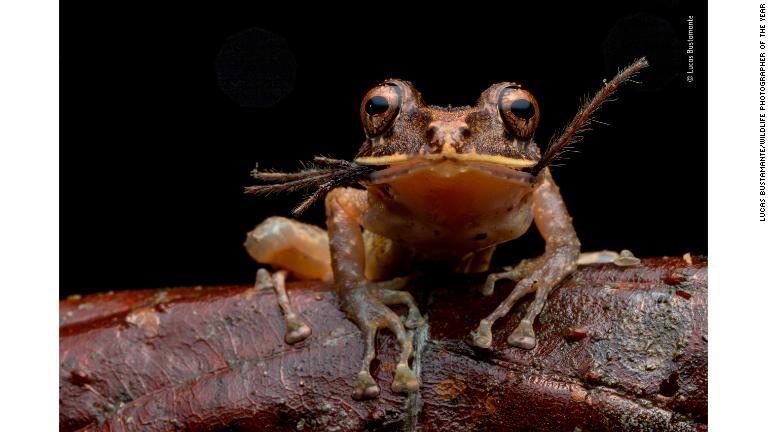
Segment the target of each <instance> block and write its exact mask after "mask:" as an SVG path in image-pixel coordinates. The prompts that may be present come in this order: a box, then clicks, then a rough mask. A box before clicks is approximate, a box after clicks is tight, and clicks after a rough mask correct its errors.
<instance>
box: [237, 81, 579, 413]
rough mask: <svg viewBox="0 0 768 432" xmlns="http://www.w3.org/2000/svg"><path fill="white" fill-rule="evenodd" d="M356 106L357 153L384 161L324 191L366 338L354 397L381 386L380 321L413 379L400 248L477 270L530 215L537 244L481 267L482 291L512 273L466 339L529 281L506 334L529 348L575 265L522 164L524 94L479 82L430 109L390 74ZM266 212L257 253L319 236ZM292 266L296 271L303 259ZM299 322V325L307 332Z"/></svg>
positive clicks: (551, 187) (486, 331) (277, 252)
mask: <svg viewBox="0 0 768 432" xmlns="http://www.w3.org/2000/svg"><path fill="white" fill-rule="evenodd" d="M360 114H361V118H362V123H363V126H364V128H365V130H366V135H367V137H368V138H367V139H366V142H365V143H364V144H363V146H362V148H361V149H360V152H359V153H358V155H357V158H356V159H355V161H356V162H357V163H358V164H364V165H374V166H381V167H383V168H382V169H381V170H378V171H377V172H376V173H374V174H373V175H372V176H371V178H370V179H369V180H368V181H367V182H366V184H365V186H366V187H367V190H361V189H352V188H338V189H335V190H333V191H331V192H330V193H329V194H328V196H327V197H326V201H325V208H326V217H327V228H328V231H327V235H328V238H327V244H328V247H329V249H330V262H329V263H328V264H329V267H330V268H331V269H332V274H333V279H334V282H335V285H336V288H337V291H338V293H339V297H340V298H341V301H342V308H343V309H344V311H345V312H346V314H347V316H348V317H349V318H350V319H351V320H352V321H354V322H355V323H356V324H357V326H358V327H359V328H360V330H361V332H362V333H363V337H364V340H365V354H364V359H363V364H362V367H361V370H360V372H359V373H358V377H357V381H356V382H355V386H354V390H353V393H352V396H353V398H355V399H370V398H374V397H377V396H378V395H379V394H380V388H379V386H378V385H377V384H376V382H375V381H374V380H373V378H372V376H371V374H370V372H369V369H370V363H371V361H372V360H373V358H374V357H375V355H376V353H375V338H376V333H377V331H378V329H380V328H388V329H389V330H391V331H392V332H393V333H394V334H395V336H396V337H397V340H398V344H399V345H400V349H401V353H400V358H399V360H398V364H397V367H396V371H395V377H394V380H393V382H392V386H391V387H392V390H393V391H394V392H399V393H406V392H413V391H416V390H418V388H419V382H418V379H417V377H416V375H415V374H414V373H413V372H412V371H411V369H410V367H409V364H408V362H409V357H410V356H411V353H412V351H413V346H412V342H411V340H410V338H409V336H408V333H407V332H406V328H413V327H416V326H418V325H419V324H420V323H421V322H422V318H421V315H420V313H419V311H418V308H417V307H416V304H415V302H414V299H413V297H412V296H411V295H410V294H409V293H407V292H404V291H399V289H400V288H402V287H403V286H404V284H405V282H406V279H404V278H402V277H400V278H394V279H388V278H391V277H393V276H403V272H402V271H403V268H402V266H401V268H398V265H399V264H403V262H405V261H408V260H406V259H404V258H405V257H408V258H413V259H416V260H437V261H443V262H450V263H452V264H454V265H455V268H456V271H459V272H464V273H467V272H480V271H486V270H487V269H488V264H489V261H490V258H491V255H492V253H493V250H494V247H495V246H496V245H497V244H500V243H504V242H507V241H509V240H513V239H515V238H517V237H519V236H520V235H522V234H523V233H525V232H526V231H527V230H528V228H529V227H530V225H531V223H532V222H535V224H536V227H537V228H538V230H539V232H540V233H541V235H542V236H543V237H544V240H545V241H546V251H545V253H544V255H542V256H541V257H539V258H537V259H535V260H529V261H525V262H523V263H522V264H521V265H519V266H518V267H517V268H515V269H513V270H511V271H506V272H502V273H494V274H490V275H489V276H488V279H487V283H486V285H485V288H484V290H483V293H484V294H486V295H490V294H491V293H492V292H493V285H494V283H495V282H496V281H497V280H500V279H512V280H519V282H518V284H517V286H516V287H515V289H514V290H513V291H512V293H510V295H509V296H508V297H507V298H506V299H505V300H504V301H503V302H502V303H501V304H500V305H499V306H498V307H497V308H496V310H495V311H493V312H492V313H491V314H490V315H488V316H487V317H486V318H485V319H483V320H481V321H480V324H479V325H478V327H477V329H476V330H475V331H474V332H472V334H471V338H470V341H471V343H473V344H474V345H476V346H478V347H481V348H490V346H491V344H492V334H491V327H492V326H493V324H494V322H495V321H496V320H497V319H498V318H501V317H503V316H505V315H506V314H507V313H508V312H509V310H510V309H511V307H512V306H513V305H514V304H515V302H517V301H518V300H519V299H520V298H521V297H523V296H524V295H525V294H528V293H531V292H536V298H535V300H534V302H533V303H532V304H531V306H530V307H529V309H528V311H527V314H526V316H525V317H524V319H523V320H522V321H521V323H520V324H519V326H518V327H517V328H516V330H515V331H514V332H513V333H512V335H511V336H510V337H509V338H508V342H509V343H510V344H512V345H513V346H516V347H519V348H524V349H531V348H533V347H534V346H535V345H536V338H535V334H534V331H533V321H534V320H535V318H536V317H537V316H538V314H539V313H540V312H541V310H542V308H543V307H544V304H545V301H546V299H547V296H548V295H549V293H550V291H551V290H552V288H554V287H555V286H556V285H557V284H558V283H559V282H560V281H562V280H563V278H565V277H566V276H567V275H568V274H570V273H571V272H572V271H573V270H575V268H576V261H577V259H578V255H579V241H578V238H577V237H576V233H575V231H574V229H573V226H572V224H571V218H570V216H569V215H568V212H567V210H566V208H565V205H564V203H563V200H562V198H561V196H560V193H559V191H558V189H557V186H555V183H554V181H553V180H552V177H551V175H550V173H549V171H548V170H547V169H544V170H542V171H540V172H539V173H538V175H533V174H531V173H529V172H526V171H524V170H525V169H528V168H532V167H534V166H535V165H536V163H537V161H538V159H539V158H540V152H539V149H538V147H537V146H536V144H535V142H534V141H533V133H534V131H535V129H536V126H537V125H538V121H539V110H538V105H537V103H536V101H535V99H534V98H533V96H532V95H531V94H530V93H528V92H527V91H525V90H523V89H522V88H521V87H520V86H519V85H517V84H514V83H501V84H496V85H493V86H491V87H490V88H489V89H488V90H486V91H485V92H483V94H482V95H481V97H480V99H479V101H478V102H477V104H476V105H475V106H473V107H464V108H458V109H454V108H439V107H433V106H427V105H426V104H424V103H423V102H422V100H421V96H420V95H419V93H418V92H417V91H416V90H415V89H414V88H413V86H412V85H411V84H410V83H408V82H405V81H400V80H388V81H385V82H384V83H382V84H381V85H379V86H377V87H375V88H374V89H372V90H371V91H370V92H369V93H368V94H367V95H366V96H365V98H364V99H363V104H362V106H361V110H360ZM265 223H266V222H265ZM270 223H271V224H272V225H270V229H266V228H265V227H266V225H264V224H263V225H262V226H261V229H259V228H257V229H256V230H254V231H253V232H252V233H251V235H249V241H248V242H247V243H246V247H247V248H248V249H249V252H250V253H251V255H252V256H253V257H254V258H256V259H257V260H258V261H260V262H265V263H269V264H273V265H275V266H277V267H281V266H282V267H290V266H285V265H284V264H283V263H282V262H281V261H280V260H279V257H281V256H282V257H284V256H286V253H284V251H287V250H294V251H301V252H303V253H304V252H305V251H307V250H312V249H313V248H312V247H310V244H312V245H315V250H319V249H317V248H316V246H317V245H323V244H324V243H323V240H324V239H321V238H319V237H322V236H321V235H318V234H317V231H316V230H312V229H308V228H307V227H306V226H301V225H302V224H300V223H298V222H294V221H289V220H287V219H284V220H282V221H277V223H275V219H271V222H270ZM281 232H290V233H299V232H306V233H315V234H312V235H311V236H308V237H306V240H302V238H303V237H302V236H301V235H292V239H293V240H291V241H290V243H291V244H287V243H288V241H284V242H283V244H281V241H280V239H281V238H283V237H284V236H283V235H282V234H279V233H281ZM310 237H311V238H310ZM302 242H304V243H306V246H303V245H302V244H301V243H302ZM263 245H269V246H268V247H267V246H264V247H262V246H263ZM268 257H275V258H274V259H271V258H268ZM322 259H323V258H322V257H321V256H320V254H315V255H313V256H311V257H308V258H307V260H308V261H311V262H313V263H315V264H316V263H317V262H320V261H322ZM325 259H328V258H325ZM395 264H398V265H395ZM315 267H317V266H315ZM289 269H291V268H289ZM293 270H297V271H298V273H300V274H301V273H302V272H301V271H300V270H301V268H296V269H293ZM398 270H400V272H399V273H398ZM316 272H318V271H316ZM304 273H305V274H306V273H307V272H304ZM319 273H321V274H322V273H323V271H322V270H320V271H319ZM275 287H279V284H276V285H275ZM276 292H277V293H278V296H279V300H281V303H280V304H281V306H282V307H283V309H284V310H286V311H290V307H289V305H287V298H286V297H285V296H281V295H280V294H281V291H280V290H279V289H276ZM394 304H405V305H406V306H408V310H409V312H408V317H407V319H406V320H405V321H406V322H405V323H403V322H402V321H401V319H400V317H399V316H398V315H397V314H395V313H394V312H393V311H392V310H391V309H390V308H389V306H390V305H394ZM290 320H291V321H292V322H293V323H294V326H293V327H294V328H302V327H301V325H302V324H303V323H302V322H301V321H300V320H299V319H298V317H296V316H295V315H291V316H290ZM302 330H303V332H302V333H301V334H300V336H304V337H306V336H308V335H309V332H308V330H307V329H303V328H302ZM294 333H296V332H294ZM293 336H294V337H291V339H292V340H299V339H298V338H296V337H295V336H296V335H293ZM288 338H289V336H288V335H286V340H287V339H288Z"/></svg>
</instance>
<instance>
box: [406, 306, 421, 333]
mask: <svg viewBox="0 0 768 432" xmlns="http://www.w3.org/2000/svg"><path fill="white" fill-rule="evenodd" d="M403 324H405V328H409V329H415V328H417V327H421V326H422V325H423V324H424V317H423V316H421V313H420V312H419V310H418V309H415V308H414V309H411V310H410V311H409V312H408V317H407V318H406V319H405V323H403Z"/></svg>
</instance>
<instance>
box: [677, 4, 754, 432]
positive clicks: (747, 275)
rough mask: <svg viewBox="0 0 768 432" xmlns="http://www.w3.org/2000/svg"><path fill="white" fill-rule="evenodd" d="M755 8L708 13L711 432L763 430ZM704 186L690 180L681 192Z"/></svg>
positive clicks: (713, 8) (717, 8)
mask: <svg viewBox="0 0 768 432" xmlns="http://www.w3.org/2000/svg"><path fill="white" fill-rule="evenodd" d="M761 3H766V6H768V1H763V2H760V1H754V0H753V1H741V0H739V1H717V2H715V1H711V2H710V3H709V28H708V31H709V114H708V126H709V178H708V185H709V263H710V267H709V305H710V314H709V359H710V362H709V367H710V369H709V376H710V380H709V396H710V398H709V410H710V417H709V427H710V429H709V430H711V431H756V430H766V418H767V417H766V412H768V405H766V404H767V403H768V397H766V391H768V379H766V376H768V373H767V372H766V368H768V348H767V347H768V332H767V330H768V236H766V233H768V222H762V223H761V222H759V221H758V206H759V202H758V198H759V197H758V195H757V193H758V192H757V187H758V174H759V172H758V169H759V167H758V151H757V149H758V138H759V130H758V127H759V117H758V96H759V95H758V91H759V88H758V84H759V64H758V60H759V49H758V41H759V28H758V26H759V24H760V23H759V5H760V4H761ZM765 23H766V24H768V20H767V21H766V22H765ZM765 40H766V41H768V38H765ZM703 123H704V119H702V124H700V125H696V124H691V125H687V126H688V127H690V128H698V127H702V126H703ZM670 144H673V143H670ZM692 144H694V143H686V145H688V146H689V147H690V148H691V149H692V151H696V149H695V148H694V147H693V146H692ZM703 186H704V182H703V179H697V178H695V177H692V178H691V182H690V184H689V185H688V187H703ZM699 209H700V206H699V203H691V208H690V217H692V218H693V217H702V215H701V213H700V212H699Z"/></svg>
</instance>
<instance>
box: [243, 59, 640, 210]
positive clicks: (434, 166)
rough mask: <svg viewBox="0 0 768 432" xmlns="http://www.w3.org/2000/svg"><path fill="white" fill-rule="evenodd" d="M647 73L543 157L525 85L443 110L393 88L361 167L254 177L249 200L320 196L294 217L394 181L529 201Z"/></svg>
mask: <svg viewBox="0 0 768 432" xmlns="http://www.w3.org/2000/svg"><path fill="white" fill-rule="evenodd" d="M647 66H648V62H647V61H646V60H645V58H640V59H638V60H636V61H635V62H634V63H632V64H631V65H629V66H627V67H626V68H624V69H622V70H620V71H619V73H618V74H616V76H615V77H614V78H613V79H612V80H610V81H604V84H603V86H602V88H601V89H600V90H599V91H598V92H597V93H595V95H594V96H592V98H590V99H588V100H586V102H585V103H584V104H583V105H582V106H581V107H580V108H579V110H578V112H577V113H576V116H575V117H574V118H573V120H571V121H570V123H568V125H566V127H565V128H564V129H563V130H562V131H561V132H560V133H559V134H558V135H556V136H554V137H553V138H552V139H551V140H550V141H549V144H548V146H547V149H546V151H545V152H544V154H543V155H542V154H541V153H540V151H539V148H538V146H537V145H536V143H535V142H534V141H533V134H534V132H535V131H536V127H537V126H538V124H539V106H538V104H537V103H536V99H534V98H533V95H531V93H529V92H528V91H526V90H525V89H523V88H522V87H521V86H520V85H518V84H515V83H510V82H505V83H499V84H495V85H493V86H491V87H490V88H489V89H488V90H486V91H484V92H483V93H482V95H481V96H480V99H479V100H478V102H477V104H475V106H473V107H462V108H451V107H448V108H440V107H435V106H428V105H426V104H424V102H422V100H421V95H420V94H419V92H418V91H416V89H415V88H414V87H413V85H411V83H409V82H407V81H402V80H396V79H391V80H387V81H384V82H383V83H381V84H379V85H377V86H376V87H374V88H373V89H371V90H370V91H369V92H368V93H367V94H366V95H365V97H364V98H363V103H362V105H361V107H360V117H361V119H362V122H363V127H364V129H365V135H366V140H365V142H364V143H363V146H362V147H361V148H360V151H359V152H358V153H357V156H356V157H355V160H354V162H348V161H344V160H337V159H328V158H322V157H320V158H315V162H316V164H317V166H315V167H311V168H309V169H305V170H303V171H301V172H299V173H276V172H259V171H254V178H256V180H258V181H261V182H262V183H264V184H259V185H255V186H249V187H247V188H246V192H248V193H254V194H268V193H273V192H286V191H298V190H310V189H314V192H313V193H311V194H310V195H309V196H308V197H307V198H306V199H305V200H304V201H303V202H302V203H301V204H300V205H299V206H298V207H296V209H294V213H295V214H298V213H301V212H302V211H304V210H305V209H306V208H307V207H309V206H310V205H311V204H312V203H314V202H315V201H317V200H318V199H319V198H320V197H322V196H324V195H325V194H326V193H327V192H329V191H330V190H331V189H333V188H335V187H340V186H346V185H351V184H357V183H361V182H362V183H366V184H368V185H373V186H374V187H375V188H378V189H381V190H380V191H379V192H381V193H382V194H383V195H386V194H387V187H388V186H387V183H392V182H394V181H399V182H400V183H401V186H402V189H403V190H406V191H411V190H413V191H414V192H428V193H430V194H432V195H434V194H433V192H434V191H438V190H450V191H452V193H453V194H454V195H456V194H455V192H456V189H457V188H458V187H459V186H466V187H468V193H471V192H472V191H476V190H485V191H492V190H498V188H499V187H501V188H512V189H515V190H517V191H520V192H521V193H522V194H526V193H528V192H530V190H531V189H532V187H533V186H534V184H535V183H536V181H537V178H538V176H539V174H540V173H542V172H545V171H544V170H545V168H546V167H547V166H549V165H550V164H551V162H552V161H553V160H555V158H556V157H558V155H560V154H561V153H562V151H563V150H564V149H565V148H566V147H567V146H568V145H569V144H571V143H573V142H575V141H577V140H578V139H579V138H580V135H579V134H580V133H581V132H583V131H584V130H585V129H586V128H587V127H588V126H589V124H590V121H591V117H592V115H593V114H594V113H595V111H597V109H598V108H599V107H600V106H601V105H602V104H603V103H604V102H605V101H607V100H609V98H610V96H611V95H612V94H613V93H614V92H615V91H616V90H617V89H618V87H619V86H620V85H621V84H622V83H624V82H625V81H628V80H630V78H632V77H633V76H634V75H635V74H636V73H637V72H638V71H640V70H641V69H643V68H645V67H647ZM459 177H462V178H459ZM457 180H458V181H457ZM411 186H414V187H411ZM494 188H495V189H494ZM486 195H489V194H486Z"/></svg>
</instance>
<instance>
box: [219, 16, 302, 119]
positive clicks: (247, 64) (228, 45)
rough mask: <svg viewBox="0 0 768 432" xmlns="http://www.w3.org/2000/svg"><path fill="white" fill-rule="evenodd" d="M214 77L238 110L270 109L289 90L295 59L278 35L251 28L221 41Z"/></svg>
mask: <svg viewBox="0 0 768 432" xmlns="http://www.w3.org/2000/svg"><path fill="white" fill-rule="evenodd" d="M216 76H217V78H218V80H219V88H221V91H223V92H224V93H225V94H226V95H227V96H229V97H230V98H231V99H232V100H233V101H235V102H236V103H237V104H238V105H240V106H241V107H247V108H266V107H271V106H274V105H275V104H276V103H277V102H279V101H280V100H281V99H282V98H284V97H285V96H287V95H288V94H289V93H291V91H292V90H293V85H294V82H295V81H296V58H295V57H294V56H293V53H292V52H291V50H290V48H288V43H287V42H286V41H285V39H284V38H283V37H282V36H280V35H277V34H275V33H272V32H269V31H267V30H264V29H260V28H256V27H254V28H251V29H248V30H245V31H242V32H240V33H236V34H234V35H232V36H230V37H229V38H228V39H227V40H226V42H224V45H223V46H222V47H221V50H220V51H219V55H218V56H217V57H216Z"/></svg>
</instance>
